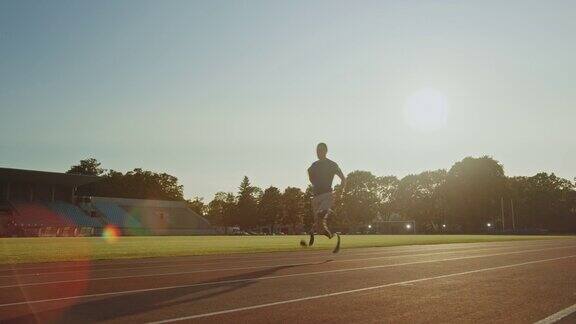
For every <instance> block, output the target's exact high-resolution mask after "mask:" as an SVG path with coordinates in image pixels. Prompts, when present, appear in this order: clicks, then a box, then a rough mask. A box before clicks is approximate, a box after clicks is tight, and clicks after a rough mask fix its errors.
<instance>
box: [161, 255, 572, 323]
mask: <svg viewBox="0 0 576 324" xmlns="http://www.w3.org/2000/svg"><path fill="white" fill-rule="evenodd" d="M574 257H576V255H569V256H563V257H558V258H552V259H543V260H535V261H528V262H522V263H515V264H509V265H505V266H498V267H491V268H484V269H478V270H471V271H464V272H458V273H451V274H446V275H441V276H434V277H427V278H421V279H414V280H407V281H402V282H394V283H389V284H384V285H378V286H371V287H366V288H359V289H351V290H344V291H339V292H334V293H329V294H322V295H316V296H309V297H303V298H295V299H288V300H283V301H278V302H273V303H266V304H260V305H254V306H247V307H239V308H232V309H227V310H223V311H218V312H211V313H204V314H197V315H190V316H183V317H177V318H171V319H166V320H162V321H157V322H150V323H151V324H159V323H170V322H177V321H184V320H191V319H197V318H204V317H210V316H216V315H224V314H230V313H236V312H242V311H247V310H253V309H259V308H266V307H272V306H279V305H285V304H292V303H297V302H302V301H306V300H313V299H321V298H328V297H334V296H341V295H347V294H353V293H357V292H363V291H369V290H376V289H382V288H387V287H393V286H400V285H406V284H413V283H418V282H423V281H430V280H437V279H445V278H450V277H456V276H463V275H468V274H473V273H480V272H486V271H494V270H501V269H509V268H515V267H520V266H525V265H530V264H536V263H543V262H550V261H557V260H563V259H568V258H574Z"/></svg>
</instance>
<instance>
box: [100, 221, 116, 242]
mask: <svg viewBox="0 0 576 324" xmlns="http://www.w3.org/2000/svg"><path fill="white" fill-rule="evenodd" d="M102 237H103V238H104V240H105V241H106V242H108V243H115V242H116V241H118V238H119V237H120V230H118V227H116V226H113V225H106V227H104V230H103V231H102Z"/></svg>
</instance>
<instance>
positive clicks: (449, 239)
mask: <svg viewBox="0 0 576 324" xmlns="http://www.w3.org/2000/svg"><path fill="white" fill-rule="evenodd" d="M302 238H305V236H147V237H119V238H118V239H117V241H116V242H115V243H114V244H109V243H108V241H107V240H105V239H103V238H100V237H85V238H64V237H55V238H4V239H0V264H9V263H26V262H48V261H72V260H102V259H121V258H147V257H165V256H185V255H206V254H231V253H248V252H274V251H298V250H310V248H301V247H300V246H299V241H300V239H302ZM554 238H567V237H566V236H511V235H510V236H504V235H346V236H342V247H343V248H358V247H385V246H399V245H417V244H442V243H472V242H495V241H515V240H542V239H554ZM334 244H335V242H334V241H333V240H332V241H330V240H328V239H326V238H324V237H318V239H317V240H316V245H315V246H314V248H313V250H320V249H332V248H333V247H334Z"/></svg>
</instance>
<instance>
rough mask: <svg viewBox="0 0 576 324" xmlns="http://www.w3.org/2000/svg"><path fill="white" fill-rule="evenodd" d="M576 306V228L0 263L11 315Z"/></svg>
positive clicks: (126, 318) (506, 313)
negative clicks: (450, 239)
mask: <svg viewBox="0 0 576 324" xmlns="http://www.w3.org/2000/svg"><path fill="white" fill-rule="evenodd" d="M295 240H297V238H295ZM296 243H297V242H296ZM345 244H346V241H345V237H344V238H343V246H345ZM575 305H576V239H574V238H566V239H562V240H550V241H524V242H500V243H471V244H446V245H429V246H407V247H392V248H366V249H350V250H346V249H345V250H343V251H342V252H341V253H340V254H338V255H332V254H331V253H330V252H327V251H302V252H287V253H264V254H263V253H260V254H244V255H229V256H206V257H178V258H157V259H132V260H116V261H97V262H76V263H59V264H54V263H43V264H26V265H18V266H17V267H13V266H6V265H4V266H0V322H2V323H4V322H25V323H29V322H69V323H85V322H95V321H98V322H123V323H132V322H163V321H166V322H171V321H183V322H202V323H203V322H217V323H247V322H250V323H258V322H276V323H279V322H284V323H288V322H292V323H294V322H306V323H316V322H323V323H334V322H342V323H349V322H362V323H366V322H372V323H430V322H442V323H447V322H448V323H465V322H475V323H478V322H485V323H493V322H500V323H534V322H537V321H540V320H544V321H543V322H542V323H554V322H558V323H575V322H576V306H575Z"/></svg>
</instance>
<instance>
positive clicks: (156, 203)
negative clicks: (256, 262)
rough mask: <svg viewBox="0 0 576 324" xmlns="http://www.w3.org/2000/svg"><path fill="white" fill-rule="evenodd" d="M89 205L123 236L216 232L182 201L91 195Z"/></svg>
mask: <svg viewBox="0 0 576 324" xmlns="http://www.w3.org/2000/svg"><path fill="white" fill-rule="evenodd" d="M92 204H93V205H94V206H95V207H96V209H98V211H99V212H100V213H102V214H103V218H104V219H106V220H107V221H108V222H109V223H110V224H113V225H116V226H118V227H119V228H120V229H121V230H122V231H123V233H125V234H126V235H139V234H141V233H145V234H149V235H198V234H214V233H215V232H214V230H213V228H212V227H211V226H210V223H209V222H208V221H207V220H206V219H204V218H203V217H202V216H200V215H198V214H196V213H195V212H194V211H192V210H190V209H189V208H188V206H187V205H186V203H185V202H183V201H164V200H148V199H125V198H106V197H92Z"/></svg>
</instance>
